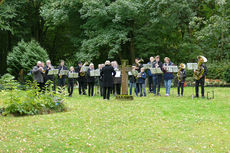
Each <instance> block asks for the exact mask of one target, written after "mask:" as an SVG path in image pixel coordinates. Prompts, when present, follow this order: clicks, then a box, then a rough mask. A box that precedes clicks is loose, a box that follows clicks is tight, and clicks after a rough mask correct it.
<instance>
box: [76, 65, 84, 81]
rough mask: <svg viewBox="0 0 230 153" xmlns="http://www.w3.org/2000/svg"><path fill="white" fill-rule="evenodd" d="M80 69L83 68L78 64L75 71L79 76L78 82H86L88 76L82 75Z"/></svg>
mask: <svg viewBox="0 0 230 153" xmlns="http://www.w3.org/2000/svg"><path fill="white" fill-rule="evenodd" d="M80 70H81V67H79V66H77V67H76V68H75V72H77V73H78V75H79V77H78V79H77V81H78V82H86V76H80Z"/></svg>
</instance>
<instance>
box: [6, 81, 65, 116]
mask: <svg viewBox="0 0 230 153" xmlns="http://www.w3.org/2000/svg"><path fill="white" fill-rule="evenodd" d="M50 88H52V87H50ZM12 89H13V90H5V91H4V93H5V97H6V98H5V99H4V100H3V102H4V108H2V110H3V111H2V114H3V115H9V114H13V115H16V116H22V115H36V114H48V113H52V112H62V111H65V110H66V107H65V105H64V103H63V102H64V97H63V96H64V95H63V94H61V93H55V92H53V91H52V90H48V89H46V90H45V91H44V93H41V92H39V88H38V87H37V84H36V82H33V83H29V84H28V85H27V90H25V91H22V90H20V89H18V88H17V87H14V88H12Z"/></svg>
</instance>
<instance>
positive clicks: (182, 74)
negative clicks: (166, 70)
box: [177, 63, 186, 97]
mask: <svg viewBox="0 0 230 153" xmlns="http://www.w3.org/2000/svg"><path fill="white" fill-rule="evenodd" d="M177 78H178V85H177V92H178V97H180V96H183V94H184V83H185V78H186V70H185V64H184V63H181V64H180V66H179V70H178V72H177Z"/></svg>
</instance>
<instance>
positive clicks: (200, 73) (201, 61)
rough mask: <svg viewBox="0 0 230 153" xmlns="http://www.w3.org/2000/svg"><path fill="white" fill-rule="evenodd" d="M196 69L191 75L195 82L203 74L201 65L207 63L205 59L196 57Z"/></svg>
mask: <svg viewBox="0 0 230 153" xmlns="http://www.w3.org/2000/svg"><path fill="white" fill-rule="evenodd" d="M197 58H198V68H197V69H196V70H194V73H193V77H194V79H195V80H200V79H201V78H202V76H203V74H204V71H205V70H204V67H203V66H202V64H203V63H204V62H205V61H207V59H206V58H204V57H203V56H198V57H197Z"/></svg>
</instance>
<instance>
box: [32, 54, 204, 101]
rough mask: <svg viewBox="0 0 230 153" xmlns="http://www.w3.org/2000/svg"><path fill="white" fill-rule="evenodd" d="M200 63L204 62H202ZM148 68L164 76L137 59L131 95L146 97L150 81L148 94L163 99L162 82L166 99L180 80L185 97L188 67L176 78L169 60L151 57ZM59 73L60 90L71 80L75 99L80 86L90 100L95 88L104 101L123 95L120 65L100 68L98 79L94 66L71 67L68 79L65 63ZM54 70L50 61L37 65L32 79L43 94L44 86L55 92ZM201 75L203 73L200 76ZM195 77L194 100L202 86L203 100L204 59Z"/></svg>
mask: <svg viewBox="0 0 230 153" xmlns="http://www.w3.org/2000/svg"><path fill="white" fill-rule="evenodd" d="M200 61H201V62H200ZM147 64H148V65H151V67H152V68H158V69H160V70H161V71H162V73H154V74H153V73H152V72H151V71H150V69H146V68H145V67H144V66H143V60H142V59H139V58H136V59H135V62H134V64H133V65H132V68H131V69H132V70H131V73H130V74H131V75H129V88H130V91H129V94H130V95H132V94H133V89H134V92H135V95H136V96H140V97H142V96H146V94H147V93H146V87H145V82H146V79H148V89H149V93H153V95H154V96H161V95H160V89H161V82H162V79H163V82H164V87H165V96H169V95H170V90H171V84H172V81H173V79H174V77H175V76H176V77H177V78H178V79H177V80H178V88H177V91H178V96H183V94H184V83H185V79H186V70H185V67H186V66H185V64H183V63H181V64H180V66H179V70H178V72H177V74H176V75H175V76H174V74H173V72H169V71H168V69H167V68H168V67H169V66H174V64H173V62H172V61H171V60H170V58H169V57H165V58H164V62H161V59H160V56H159V55H157V56H156V57H150V59H149V62H148V63H147ZM57 69H58V74H57V75H58V87H59V88H64V87H65V84H66V79H68V94H69V97H72V95H73V91H74V85H75V84H76V83H77V84H78V90H79V95H87V94H86V90H87V88H88V96H90V97H91V96H94V87H95V84H97V85H98V86H99V89H100V90H99V91H100V96H102V97H103V99H108V100H109V99H110V95H111V94H113V95H120V94H121V82H122V81H121V78H122V75H121V69H120V67H119V65H118V63H117V61H112V62H110V61H108V60H107V61H106V62H105V63H104V64H99V65H98V70H99V71H100V74H99V76H91V75H90V74H91V73H90V72H91V71H94V70H95V66H94V64H93V63H88V62H85V63H84V64H83V63H82V62H78V65H77V67H74V66H71V67H70V68H69V71H68V73H67V74H66V75H62V74H61V71H63V70H68V68H67V67H66V66H65V62H64V60H61V61H60V65H59V66H58V67H57ZM51 70H54V66H52V64H51V61H50V60H47V61H46V64H44V63H43V62H41V61H38V62H37V65H36V66H34V68H33V70H32V74H33V78H34V80H36V82H37V84H38V87H39V90H40V91H43V90H44V89H45V86H50V84H51V83H52V87H53V90H54V91H55V90H56V83H55V76H54V75H50V74H49V71H51ZM198 71H200V72H198ZM71 73H78V77H77V78H71V77H69V76H70V75H71ZM194 74H197V75H196V76H197V77H198V78H196V81H195V87H196V88H195V91H196V95H195V97H199V85H201V94H202V97H204V81H205V76H206V74H207V68H206V66H205V65H204V60H203V59H202V57H201V56H199V57H198V69H197V70H194Z"/></svg>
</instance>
